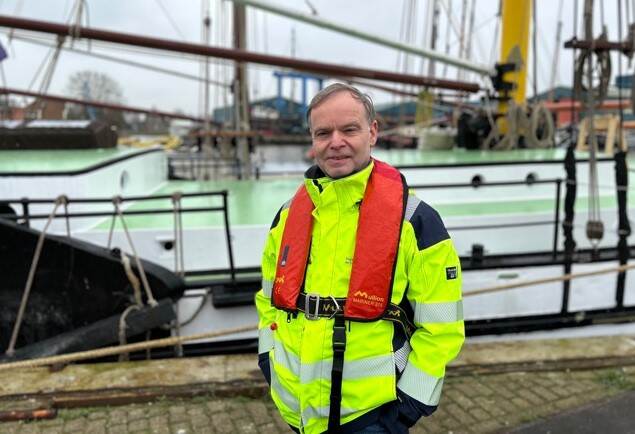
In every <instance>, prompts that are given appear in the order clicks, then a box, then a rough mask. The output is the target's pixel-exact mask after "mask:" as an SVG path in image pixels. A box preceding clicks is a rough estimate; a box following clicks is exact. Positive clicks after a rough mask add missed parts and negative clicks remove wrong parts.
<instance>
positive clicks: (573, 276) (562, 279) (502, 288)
mask: <svg viewBox="0 0 635 434" xmlns="http://www.w3.org/2000/svg"><path fill="white" fill-rule="evenodd" d="M634 268H635V264H624V265H620V266H619V267H613V268H603V269H601V270H595V271H585V272H582V273H575V274H574V273H568V274H563V275H562V276H557V277H546V278H543V279H534V280H525V281H522V282H517V283H509V284H506V285H497V286H490V287H486V288H481V289H476V290H474V291H469V292H465V293H463V297H473V296H475V295H482V294H489V293H492V292H499V291H506V290H509V289H517V288H525V287H530V286H535V285H542V284H545V283H554V282H565V281H570V280H573V279H580V278H583V277H592V276H600V275H602V274H609V273H623V272H624V271H627V270H632V269H634ZM0 366H2V365H0Z"/></svg>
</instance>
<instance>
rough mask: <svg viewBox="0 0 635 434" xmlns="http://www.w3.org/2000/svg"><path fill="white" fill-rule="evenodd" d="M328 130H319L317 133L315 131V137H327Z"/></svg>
mask: <svg viewBox="0 0 635 434" xmlns="http://www.w3.org/2000/svg"><path fill="white" fill-rule="evenodd" d="M326 135H327V134H326V132H325V131H318V132H317V133H315V137H326Z"/></svg>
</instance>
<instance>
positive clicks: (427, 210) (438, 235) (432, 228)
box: [409, 201, 450, 250]
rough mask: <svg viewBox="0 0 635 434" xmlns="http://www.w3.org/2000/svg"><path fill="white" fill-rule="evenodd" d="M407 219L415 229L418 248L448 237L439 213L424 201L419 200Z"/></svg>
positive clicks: (423, 247)
mask: <svg viewBox="0 0 635 434" xmlns="http://www.w3.org/2000/svg"><path fill="white" fill-rule="evenodd" d="M409 221H410V223H411V224H412V227H413V228H414V230H415V236H416V237H417V247H419V250H423V249H425V248H428V247H430V246H433V245H435V244H436V243H438V242H441V241H443V240H447V239H448V238H450V235H449V234H448V231H447V230H446V229H445V225H444V224H443V221H442V220H441V216H439V213H438V212H437V211H436V210H435V209H434V208H432V207H431V206H430V205H428V204H427V203H425V202H424V201H420V202H419V205H418V206H417V208H416V209H415V211H414V213H413V214H412V217H410V219H409Z"/></svg>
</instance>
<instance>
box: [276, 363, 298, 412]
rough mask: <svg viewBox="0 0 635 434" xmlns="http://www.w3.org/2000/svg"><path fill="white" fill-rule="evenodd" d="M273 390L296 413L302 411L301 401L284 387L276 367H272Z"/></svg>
mask: <svg viewBox="0 0 635 434" xmlns="http://www.w3.org/2000/svg"><path fill="white" fill-rule="evenodd" d="M271 390H272V391H273V392H274V393H275V394H276V395H277V396H278V398H279V399H280V400H281V401H282V402H283V403H284V405H286V406H287V407H288V408H289V409H290V410H291V411H293V412H295V413H298V412H299V411H300V402H299V401H298V400H297V398H296V397H294V396H293V395H292V394H291V392H289V391H288V390H287V389H285V388H284V387H282V384H280V380H279V379H278V374H276V370H275V369H271Z"/></svg>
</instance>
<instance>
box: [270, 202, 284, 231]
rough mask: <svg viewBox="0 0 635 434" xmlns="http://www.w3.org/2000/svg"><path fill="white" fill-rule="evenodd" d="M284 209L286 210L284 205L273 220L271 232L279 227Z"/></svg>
mask: <svg viewBox="0 0 635 434" xmlns="http://www.w3.org/2000/svg"><path fill="white" fill-rule="evenodd" d="M283 209H284V205H283V206H281V207H280V209H279V210H278V212H277V213H276V216H275V217H274V218H273V221H272V222H271V226H269V230H271V229H273V228H275V227H276V226H278V223H280V213H281V212H282V210H283Z"/></svg>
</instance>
